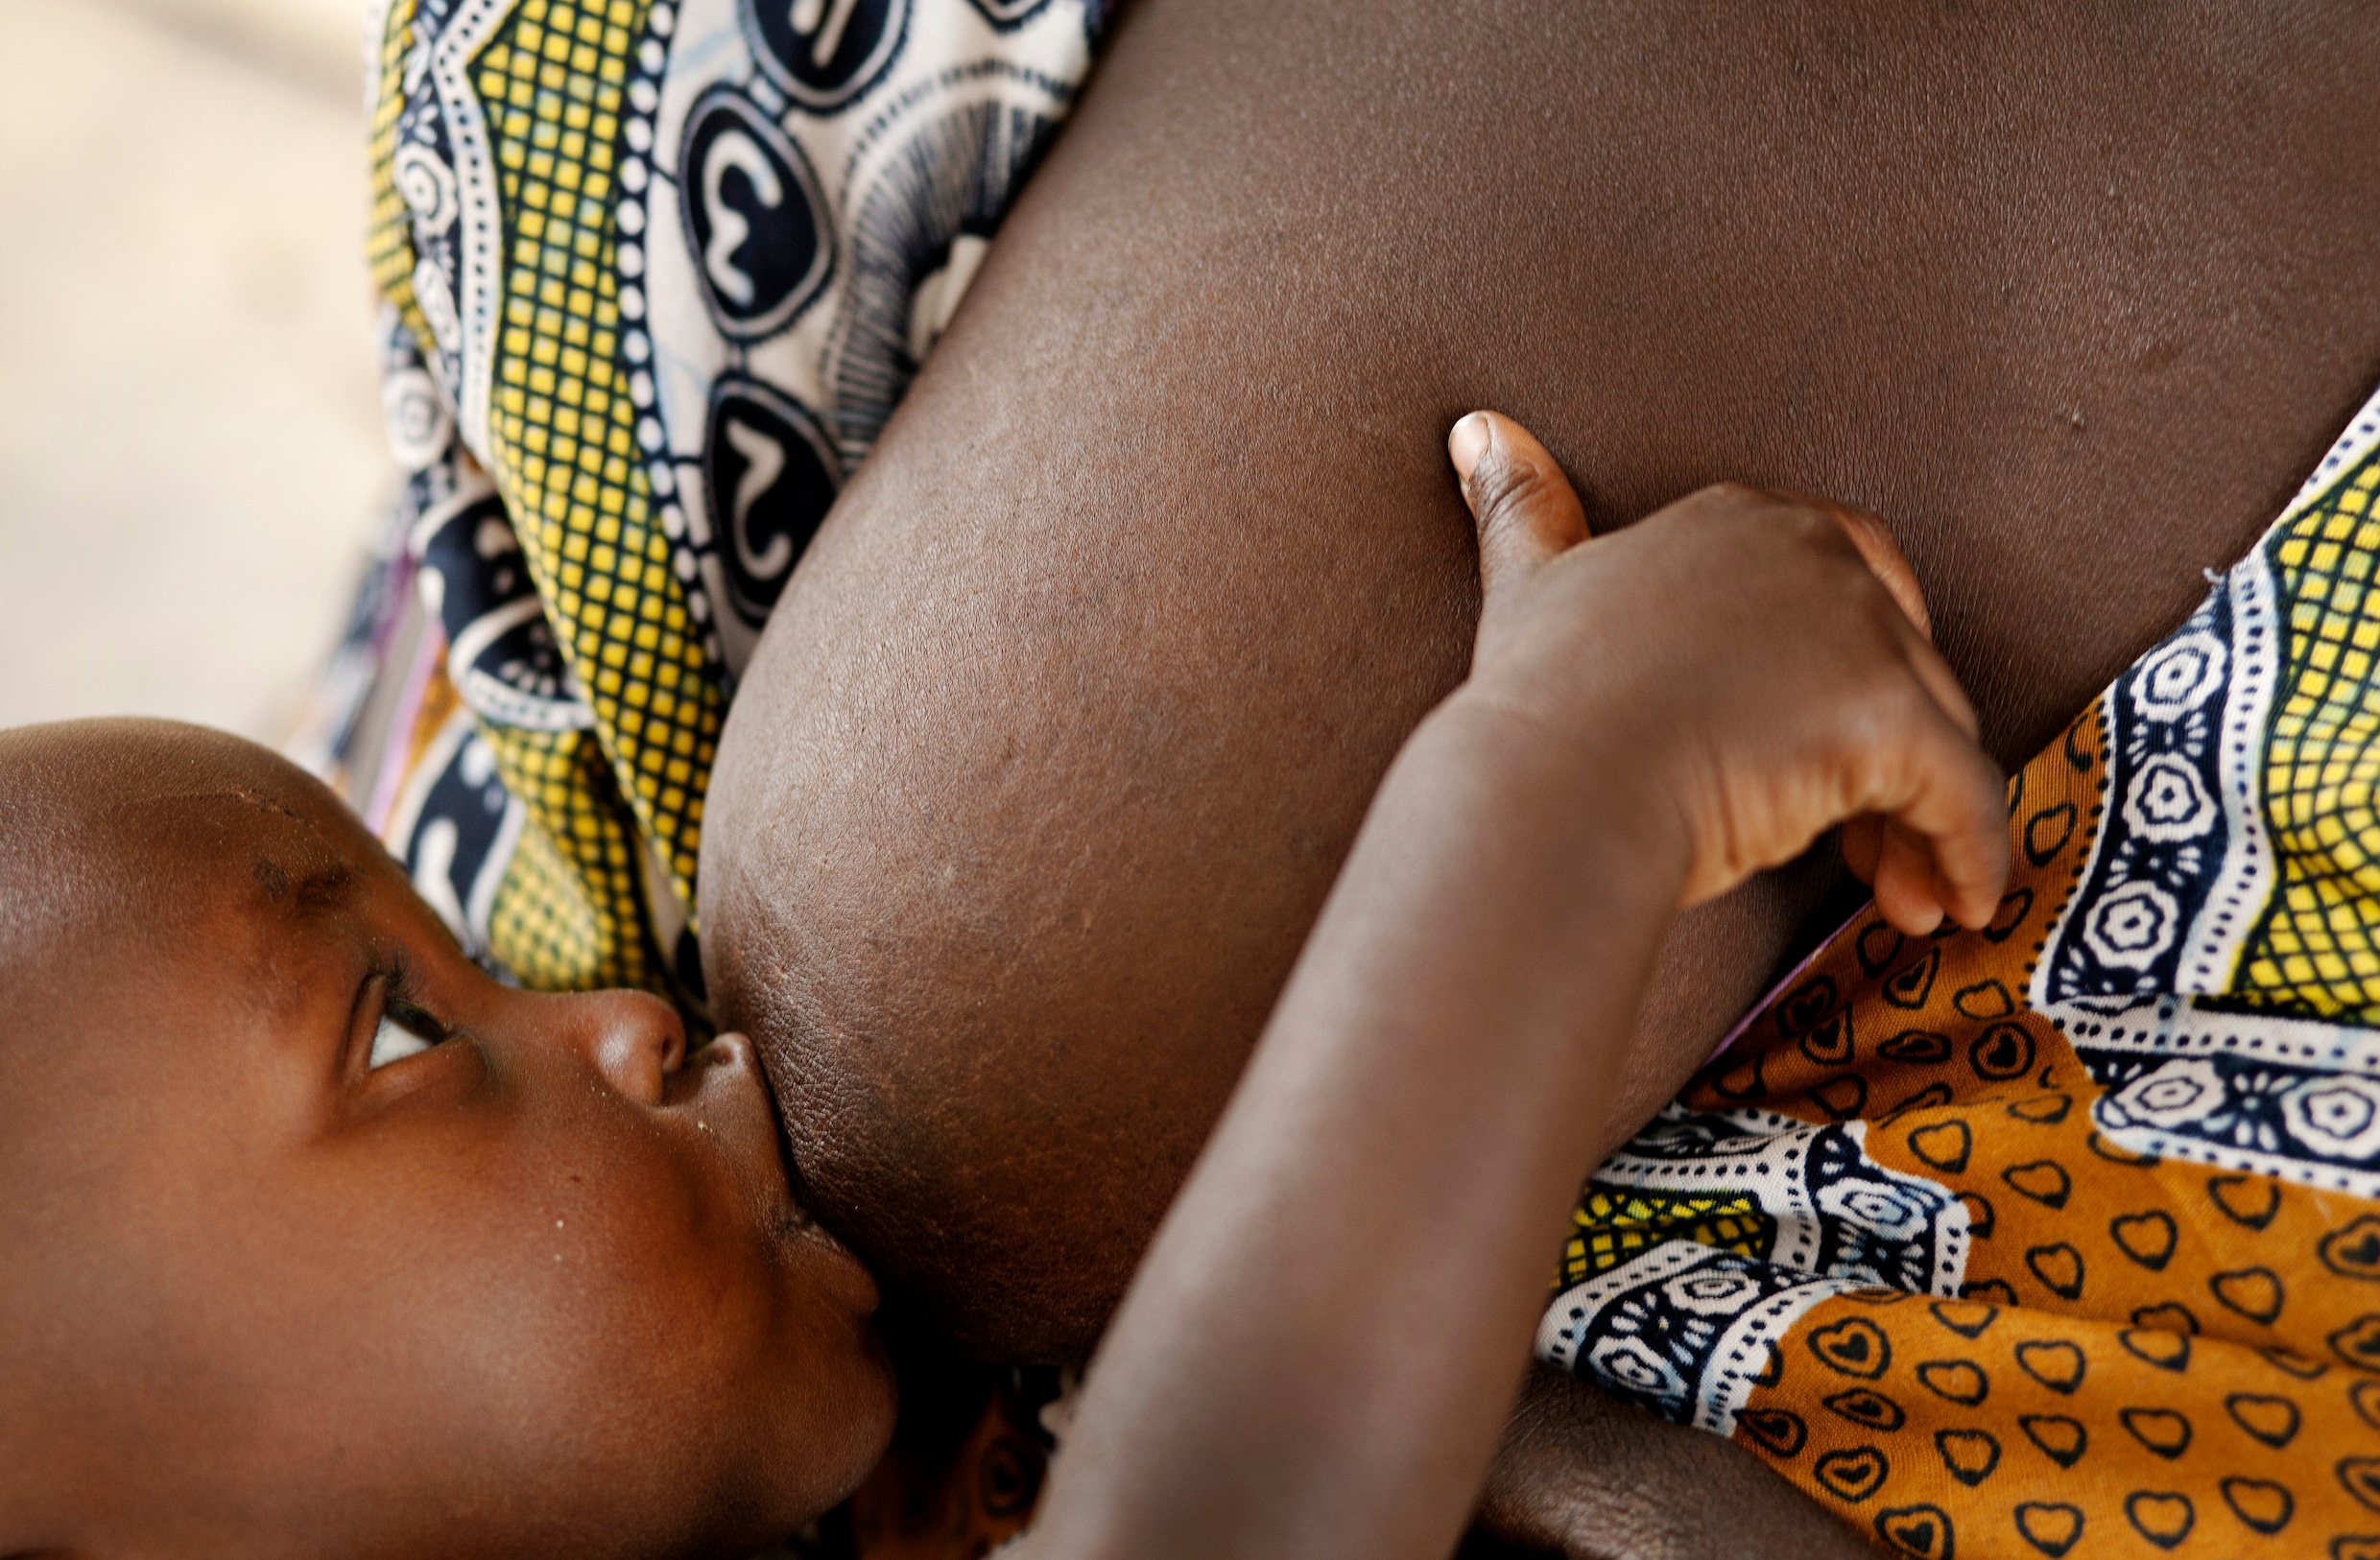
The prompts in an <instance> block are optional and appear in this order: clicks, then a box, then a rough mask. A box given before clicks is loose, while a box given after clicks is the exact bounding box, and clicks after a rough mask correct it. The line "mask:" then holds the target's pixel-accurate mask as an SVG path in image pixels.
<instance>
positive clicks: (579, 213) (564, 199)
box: [296, 0, 1107, 1015]
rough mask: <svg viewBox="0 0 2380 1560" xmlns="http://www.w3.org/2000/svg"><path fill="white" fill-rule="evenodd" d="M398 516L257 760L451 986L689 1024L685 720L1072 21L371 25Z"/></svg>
mask: <svg viewBox="0 0 2380 1560" xmlns="http://www.w3.org/2000/svg"><path fill="white" fill-rule="evenodd" d="M383 4H384V6H385V9H384V10H383V11H382V12H381V13H380V14H379V15H378V16H377V17H376V19H375V22H374V25H373V27H372V29H371V34H370V39H371V41H370V46H369V50H368V54H369V103H368V106H369V114H370V124H371V159H370V160H371V189H372V201H373V204H372V213H371V225H370V234H369V257H370V263H371V267H372V272H373V275H374V278H375V280H376V282H377V284H378V286H379V288H380V290H381V293H382V295H383V296H384V298H385V299H386V310H385V315H384V320H383V329H382V345H383V365H384V372H383V403H384V410H385V412H386V414H387V420H388V426H389V435H390V442H391V445H392V448H393V450H394V452H395V454H396V457H397V461H398V463H399V465H400V468H401V470H402V471H403V473H404V490H403V493H402V495H401V499H400V501H399V503H398V505H397V506H396V511H397V512H396V514H395V515H394V517H393V521H392V527H391V532H390V535H389V537H388V539H387V540H386V542H385V543H384V545H383V547H382V549H381V554H380V556H379V557H378V558H377V559H376V561H375V563H374V566H373V570H372V574H371V577H370V579H369V581H368V583H367V586H366V589H365V591H364V595H363V600H362V602H361V603H359V606H358V609H357V613H356V618H355V621H354V623H353V624H352V626H351V627H350V631H349V634H348V637H347V641H346V643H345V646H343V648H342V650H340V652H339V654H338V656H337V657H336V659H335V660H334V663H333V665H332V669H331V672H330V674H329V676H328V677H327V678H326V679H325V680H324V682H323V684H322V686H321V689H320V690H319V691H318V695H317V698H316V701H315V707H314V708H313V710H312V711H311V712H310V713H309V717H308V720H307V722H306V725H305V728H304V730H303V732H302V733H301V737H300V740H299V742H298V743H297V745H296V747H297V752H298V755H299V756H300V757H301V758H303V759H305V760H306V761H308V762H309V763H311V764H312V766H313V767H314V768H317V769H318V770H320V771H321V772H323V773H325V774H326V775H328V776H330V777H331V778H332V779H333V780H334V781H335V782H337V783H339V784H341V785H343V786H344V787H345V791H346V793H347V794H348V796H349V797H350V799H351V800H353V801H354V802H355V803H356V805H357V806H358V807H359V808H360V809H361V810H362V811H363V812H364V814H365V815H366V818H367V821H369V823H370V824H371V825H372V826H373V827H374V828H375V829H376V830H377V831H378V832H379V833H380V834H381V836H382V838H383V839H386V840H387V841H388V843H389V844H390V847H391V848H392V850H393V851H394V853H395V854H396V855H397V857H398V858H399V860H401V861H402V862H403V863H405V865H406V866H407V868H408V869H409V870H410V871H411V873H412V874H413V877H414V881H415V883H416V886H418V887H419V888H420V890H421V891H422V893H423V895H424V896H425V897H426V898H427V899H428V900H429V901H430V902H431V904H433V905H434V906H436V907H437V908H438V909H439V910H440V911H441V912H442V913H443V914H444V915H445V917H446V919H447V920H448V921H449V922H450V923H451V924H452V925H453V926H454V927H455V929H456V931H457V932H458V933H459V934H461V935H462V936H463V937H464V941H465V943H466V945H468V946H469V947H470V948H471V949H472V950H473V952H474V953H475V954H477V955H478V956H479V957H482V958H483V959H484V960H485V961H486V962H488V964H489V965H490V966H491V967H494V968H496V969H497V970H499V971H500V972H503V973H505V974H508V975H510V976H511V977H512V978H514V979H517V980H519V981H522V982H523V983H525V984H529V985H533V986H539V987H551V988H588V987H600V986H619V985H639V986H645V987H649V988H653V989H658V990H663V991H667V992H669V993H671V994H672V995H674V996H675V997H677V998H678V1000H679V1001H680V1003H681V1004H682V1005H685V1006H686V1007H687V1008H688V1009H689V1010H690V1011H691V1012H694V1013H696V1014H698V1015H699V1012H700V1006H701V1003H700V980H701V975H700V965H699V962H698V960H697V959H696V957H695V945H694V937H693V928H692V925H691V920H692V906H693V905H694V902H695V901H694V880H695V870H696V863H697V860H698V857H699V853H700V847H701V842H702V802H703V793H704V791H705V789H706V786H707V783H708V779H709V773H710V766H711V760H712V756H713V753H714V750H715V746H716V744H717V741H718V737H719V730H720V725H721V721H722V720H723V718H724V716H725V713H726V707H727V703H728V701H729V700H730V699H731V698H732V697H733V695H734V689H735V684H736V678H737V675H738V674H740V673H741V671H742V670H743V668H744V666H745V663H746V661H747V659H748V658H749V656H750V652H751V650H752V646H753V644H754V642H755V640H756V639H757V637H758V635H759V633H760V630H761V628H762V626H764V625H765V624H766V622H767V620H768V616H769V612H770V609H771V607H772V606H773V604H774V603H775V601H776V599H777V596H778V593H779V592H780V591H781V590H782V588H783V586H784V583H785V580H786V579H787V578H788V576H789V575H790V574H791V572H792V570H793V567H794V565H795V562H796V560H797V559H798V558H799V556H800V555H801V553H802V550H803V549H804V547H805V546H806V545H807V544H808V542H809V540H810V537H811V535H812V533H813V532H815V531H816V530H817V528H818V525H819V523H820V521H821V518H822V517H823V516H824V514H825V512H826V509H827V508H828V506H829V505H830V504H831V503H832V501H833V499H834V496H835V494H836V492H837V491H838V490H839V488H840V487H841V485H842V484H843V483H844V481H845V478H846V477H847V476H848V475H849V474H850V473H851V472H852V470H853V469H854V468H855V467H856V466H857V465H858V463H859V462H860V461H862V460H863V459H865V457H866V456H867V453H868V451H869V447H870V446H871V445H872V444H873V442H874V440H875V437H876V434H877V431H878V430H879V429H881V428H882V427H883V425H884V422H885V419H886V418H887V417H888V416H889V415H890V414H891V413H892V408H893V406H894V404H895V403H896V402H897V401H898V400H899V398H900V396H901V394H902V392H903V390H905V389H906V388H907V386H908V384H909V381H910V379H911V377H912V376H913V375H914V374H915V373H916V369H917V366H918V365H919V363H920V362H921V361H922V360H923V359H924V357H925V356H926V354H927V352H928V351H929V350H930V349H931V347H932V345H933V343H934V342H935V341H936V339H937V338H938V337H939V335H940V332H941V329H942V327H943V326H944V325H945V324H946V323H947V322H948V321H949V319H950V318H951V315H952V313H953V312H954V311H955V310H956V308H957V306H958V303H959V300H960V298H961V297H962V296H963V295H964V293H965V291H966V288H967V285H968V283H969V281H970V280H971V279H972V278H973V276H974V274H975V271H976V268H977V267H978V266H979V265H980V264H981V263H982V261H983V258H984V255H985V253H986V251H987V248H988V244H989V242H990V240H991V237H992V235H993V233H994V231H995V229H996V228H997V226H998V225H999V222H1000V219H1001V218H1002V216H1003V215H1004V214H1005V213H1006V211H1007V209H1008V206H1009V203H1010V201H1011V200H1012V198H1013V197H1014V196H1015V194H1016V193H1017V191H1018V190H1019V189H1020V188H1021V186H1022V184H1023V182H1024V180H1025V178H1026V177H1027V176H1028V175H1029V174H1030V173H1031V171H1032V169H1033V167H1034V165H1035V161H1036V160H1037V158H1038V157H1039V155H1040V154H1041V153H1042V151H1043V150H1044V148H1045V147H1046V146H1047V145H1048V143H1049V140H1050V138H1051V136H1052V135H1053V134H1054V133H1055V131H1056V130H1057V128H1058V126H1059V122H1060V121H1061V120H1062V119H1063V118H1064V117H1065V115H1066V112H1067V111H1068V109H1069V107H1070V106H1072V103H1073V100H1074V96H1075V93H1076V90H1077V88H1078V87H1079V85H1080V84H1081V83H1082V81H1083V77H1084V75H1085V74H1086V73H1087V71H1088V70H1089V67H1090V61H1091V53H1092V47H1093V44H1094V42H1095V41H1096V38H1097V35H1098V32H1099V29H1100V27H1101V25H1102V23H1103V22H1104V20H1105V18H1106V14H1107V0H383Z"/></svg>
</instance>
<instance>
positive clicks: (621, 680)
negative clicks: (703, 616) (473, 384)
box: [370, 0, 725, 987]
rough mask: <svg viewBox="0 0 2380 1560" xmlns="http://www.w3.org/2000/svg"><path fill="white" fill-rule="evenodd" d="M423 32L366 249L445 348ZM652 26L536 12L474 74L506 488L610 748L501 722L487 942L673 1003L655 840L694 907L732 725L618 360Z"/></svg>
mask: <svg viewBox="0 0 2380 1560" xmlns="http://www.w3.org/2000/svg"><path fill="white" fill-rule="evenodd" d="M412 15H413V8H412V5H411V3H410V0H398V3H397V5H396V6H395V8H394V10H393V14H392V16H391V19H390V24H389V29H388V32H387V33H386V35H384V37H383V40H382V54H383V62H384V63H383V73H382V79H383V83H384V84H383V88H382V91H381V94H380V102H379V104H378V105H377V106H376V111H375V115H374V121H373V127H372V160H373V178H372V193H373V205H372V230H371V240H370V244H371V259H372V269H373V273H374V275H375V277H376V278H377V279H378V281H379V283H380V285H381V287H382V289H383V291H384V292H385V293H386V294H387V295H389V297H390V298H391V299H392V300H393V302H394V303H395V304H396V306H397V307H398V309H399V310H400V311H401V312H402V313H403V315H404V317H405V319H406V320H407V322H408V324H409V326H410V327H411V328H412V329H414V330H415V331H416V334H417V335H418V336H419V337H420V339H421V340H422V341H423V342H424V343H425V344H426V343H428V342H429V339H430V338H429V332H428V330H427V329H426V326H425V323H424V321H423V319H422V316H421V314H420V311H419V309H418V307H417V305H416V301H415V299H414V296H413V287H412V275H413V267H414V264H415V258H416V257H415V253H414V248H413V242H412V237H411V231H410V226H409V223H408V213H407V210H406V206H405V202H404V201H403V198H402V197H401V196H400V195H399V194H398V193H397V191H396V188H395V182H394V178H393V156H394V153H395V149H396V134H397V124H398V119H399V116H400V111H401V108H402V94H403V80H402V78H403V71H404V63H403V57H404V54H405V52H406V48H407V43H408V39H409V37H410V31H411V28H410V24H411V18H412ZM641 21H642V5H641V4H640V3H639V0H609V3H604V0H585V3H575V0H520V3H519V4H518V5H516V6H515V7H514V8H513V9H512V12H510V13H509V14H508V15H507V16H506V17H505V18H504V20H503V21H502V22H501V23H500V24H499V25H498V27H497V29H496V30H495V31H494V32H493V33H492V34H491V35H489V37H488V41H487V43H486V45H485V46H484V47H483V48H482V49H481V50H480V52H479V54H478V56H477V57H476V58H475V59H473V60H472V61H471V65H470V82H471V85H472V88H473V90H474V92H475V95H476V96H477V98H478V101H479V105H480V107H481V111H482V113H483V114H484V115H485V117H486V122H487V127H488V138H489V145H490V151H491V152H492V154H493V156H494V159H495V164H496V170H497V179H498V191H497V194H498V208H499V211H500V214H501V216H500V223H501V238H500V243H501V253H502V256H503V295H502V296H503V301H502V306H501V319H500V323H499V326H498V329H497V332H496V340H495V342H494V343H492V352H491V354H490V356H491V386H492V390H491V395H490V405H489V410H488V454H489V457H490V461H491V465H492V468H493V469H492V470H491V472H490V475H491V476H492V477H493V478H494V480H495V483H496V485H497V488H498V490H499V491H500V492H501V493H502V494H503V496H504V500H505V507H506V508H507V510H508V511H509V513H510V514H511V516H512V529H513V532H514V534H515V535H516V537H517V538H518V540H519V542H520V546H521V551H522V554H523V555H524V556H525V558H526V559H527V561H528V565H529V568H530V572H531V575H532V577H533V578H534V579H535V581H536V585H537V590H538V594H539V596H540V597H542V598H543V600H544V602H545V603H546V609H547V616H548V618H549V620H550V622H551V623H552V626H553V629H554V634H555V637H556V639H557V640H558V641H559V644H560V646H561V649H562V651H563V653H564V654H565V655H566V656H568V657H569V660H570V664H571V669H572V671H573V672H574V673H575V674H577V676H578V678H579V681H580V683H581V685H582V686H583V689H584V690H585V693H586V696H587V699H588V702H589V703H590V704H591V705H592V706H593V709H594V712H595V729H594V731H593V732H592V733H591V734H589V733H565V734H551V733H542V732H532V731H524V730H520V729H516V728H512V727H507V726H502V725H495V724H485V725H484V731H485V735H486V736H487V738H488V742H489V745H491V746H492V747H493V748H494V749H495V751H496V754H497V761H498V766H499V769H500V772H501V773H502V774H503V777H504V780H505V783H506V785H507V786H508V787H509V788H510V789H511V790H512V793H513V794H514V795H515V796H517V797H519V798H520V800H521V801H522V802H523V803H524V804H525V806H526V807H527V809H528V812H529V815H530V827H529V829H528V830H527V831H526V833H525V834H524V837H523V843H522V845H521V847H520V849H519V851H518V852H517V854H516V855H515V856H514V858H513V862H512V867H511V869H510V871H509V872H508V875H507V877H506V880H505V882H504V884H503V886H502V888H501V889H500V891H499V893H498V895H497V901H496V908H495V911H494V915H493V919H492V922H491V926H490V938H491V941H492V942H493V944H494V949H493V951H494V953H495V954H496V956H497V957H499V958H500V959H502V960H503V961H504V962H505V964H506V965H507V966H508V967H510V968H511V969H512V971H513V972H514V973H515V974H517V975H518V976H520V977H521V979H522V980H523V981H527V982H529V983H531V984H535V985H540V986H555V987H585V986H595V985H618V984H637V985H649V986H657V985H660V984H662V983H663V981H664V971H665V969H666V965H667V960H666V957H665V952H666V951H664V950H661V949H659V948H657V947H655V946H654V939H653V935H652V934H651V932H650V930H649V927H650V921H649V919H648V914H647V910H646V907H645V904H644V899H643V890H642V888H641V883H642V881H643V878H642V873H641V871H640V863H639V860H638V844H637V838H636V837H637V836H638V835H641V836H642V838H643V839H644V840H645V841H647V842H648V843H649V844H650V847H651V849H652V852H653V855H654V859H655V860H656V861H657V862H658V863H660V864H661V866H662V867H663V868H664V869H665V871H666V873H667V876H668V878H669V880H670V882H671V885H672V886H673V888H674V889H675V891H676V893H677V894H678V898H679V900H680V901H681V903H682V904H683V905H685V906H687V907H691V906H692V904H693V902H694V873H695V862H696V858H697V854H698V852H699V850H700V847H701V843H702V796H703V792H704V789H705V787H706V786H707V784H708V781H709V777H710V768H711V760H712V757H713V754H714V752H715V750H716V746H717V743H718V736H719V727H720V721H721V719H722V717H723V715H724V712H725V701H724V698H723V696H722V694H721V692H720V689H719V687H718V685H717V684H716V683H715V682H714V681H713V679H712V677H711V675H710V673H709V669H708V668H707V666H706V665H705V657H704V652H703V650H702V644H701V641H700V638H699V635H698V634H697V632H696V631H695V626H694V623H693V620H692V618H691V615H690V612H689V610H688V606H687V601H686V594H685V590H684V587H683V586H682V585H681V584H680V583H679V582H678V579H677V578H676V577H675V576H674V575H673V574H672V573H671V572H670V568H669V558H670V554H669V544H668V541H667V539H666V538H665V537H664V536H663V535H662V533H661V531H660V528H659V527H658V526H657V525H656V524H655V523H654V514H653V509H652V505H651V493H650V489H649V487H648V484H647V478H646V475H645V470H644V465H643V462H642V460H641V459H640V457H639V454H638V451H637V448H636V442H635V440H636V415H635V413H634V410H633V408H632V407H631V403H630V399H629V396H628V392H627V378H628V375H627V372H626V370H625V369H624V368H623V366H621V364H620V361H619V358H618V352H619V337H620V323H621V315H620V309H621V303H620V292H619V283H618V280H617V268H616V265H615V253H614V246H615V234H614V231H613V222H612V210H613V206H612V197H613V183H612V177H613V163H614V142H615V139H616V137H617V136H618V133H619V126H620V121H619V113H620V100H621V96H622V91H623V83H624V82H625V79H626V76H627V69H628V66H627V60H628V54H629V51H630V49H631V46H632V41H633V39H634V37H635V35H636V32H637V30H638V28H639V26H640V25H641Z"/></svg>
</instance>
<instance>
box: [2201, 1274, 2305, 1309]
mask: <svg viewBox="0 0 2380 1560" xmlns="http://www.w3.org/2000/svg"><path fill="white" fill-rule="evenodd" d="M2206 1287H2207V1288H2210V1289H2212V1290H2214V1291H2215V1298H2216V1299H2218V1300H2220V1301H2222V1302H2223V1303H2224V1305H2225V1307H2226V1308H2228V1309H2229V1310H2232V1311H2236V1312H2239V1313H2240V1314H2241V1315H2243V1316H2245V1317H2247V1318H2248V1319H2249V1321H2251V1322H2269V1321H2271V1320H2273V1317H2275V1316H2278V1315H2279V1314H2280V1313H2281V1302H2282V1301H2283V1300H2284V1299H2285V1298H2286V1297H2287V1292H2288V1291H2286V1290H2285V1289H2283V1288H2281V1275H2280V1274H2278V1273H2275V1272H2274V1271H2273V1269H2272V1268H2270V1267H2242V1268H2239V1269H2237V1270H2235V1271H2232V1272H2228V1273H2217V1274H2216V1275H2215V1276H2214V1277H2213V1278H2210V1279H2208V1280H2207V1281H2206Z"/></svg>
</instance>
